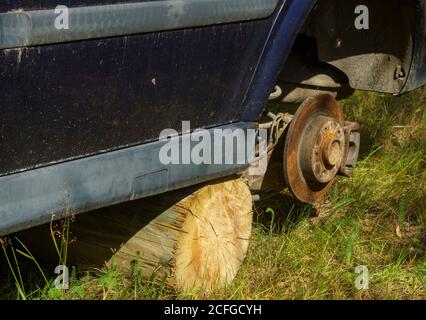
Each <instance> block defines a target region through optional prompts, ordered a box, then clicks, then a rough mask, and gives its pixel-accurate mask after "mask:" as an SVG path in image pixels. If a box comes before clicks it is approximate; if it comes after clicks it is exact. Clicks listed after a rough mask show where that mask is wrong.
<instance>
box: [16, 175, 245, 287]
mask: <svg viewBox="0 0 426 320" xmlns="http://www.w3.org/2000/svg"><path fill="white" fill-rule="evenodd" d="M188 190H190V191H188ZM251 228H252V198H251V193H250V190H249V188H248V186H247V185H246V184H245V183H244V182H243V180H241V179H230V180H226V181H221V182H216V183H211V184H208V185H205V186H203V187H201V188H192V189H185V190H178V191H176V192H172V193H168V194H164V195H160V196H156V197H151V198H147V199H143V200H140V201H136V202H132V203H127V204H123V205H119V206H114V207H111V208H107V209H102V210H98V211H95V212H93V213H86V214H81V215H77V216H76V219H75V222H74V223H72V224H71V230H70V233H71V238H72V239H73V241H71V242H70V243H69V247H68V261H69V262H71V263H80V264H81V263H84V264H96V265H99V264H103V263H107V264H109V265H111V264H113V265H115V266H117V267H118V268H119V269H122V270H129V269H130V268H132V267H133V268H134V267H135V266H137V267H138V268H139V270H140V271H141V273H142V275H143V276H145V277H152V275H153V274H155V275H156V276H157V277H158V278H160V279H164V277H166V276H167V279H168V284H169V285H170V286H172V287H174V288H176V289H177V290H179V291H181V292H185V291H190V290H194V289H202V290H203V291H210V290H213V289H218V288H223V287H225V286H226V285H227V284H229V283H230V282H231V281H232V280H233V279H234V278H235V276H236V274H237V272H238V270H239V269H240V267H241V264H242V262H243V260H244V257H245V255H246V252H247V249H248V245H249V238H250V234H251ZM48 229H49V228H48V227H44V228H43V227H41V228H35V229H31V230H29V231H27V232H25V233H24V234H23V237H24V239H26V243H32V244H33V246H32V248H33V249H34V252H35V253H37V254H40V255H41V256H42V257H45V258H49V257H50V260H52V259H53V260H54V261H55V258H56V260H57V257H55V253H54V252H55V250H54V249H53V248H54V247H53V244H52V243H50V244H49V239H50V235H49V230H48ZM43 230H44V231H43ZM41 235H42V236H41ZM50 241H51V240H50ZM46 248H50V250H46Z"/></svg>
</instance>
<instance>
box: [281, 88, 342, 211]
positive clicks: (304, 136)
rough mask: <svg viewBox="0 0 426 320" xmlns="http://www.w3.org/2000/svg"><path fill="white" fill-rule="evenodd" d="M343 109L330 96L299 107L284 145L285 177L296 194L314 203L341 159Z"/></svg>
mask: <svg viewBox="0 0 426 320" xmlns="http://www.w3.org/2000/svg"><path fill="white" fill-rule="evenodd" d="M343 127H344V120H343V111H342V109H341V107H340V105H339V104H338V103H337V102H336V100H335V99H334V98H333V97H332V96H330V95H319V96H317V97H315V98H310V99H307V100H306V101H305V103H304V104H303V105H302V106H301V107H300V108H299V109H298V111H297V112H296V115H295V116H294V118H293V121H292V122H291V124H290V127H289V130H288V133H287V137H286V141H285V146H284V158H283V162H284V176H285V180H286V184H287V186H288V188H289V189H290V191H291V192H292V193H293V194H294V195H295V197H296V198H297V199H298V200H300V201H302V202H307V203H313V202H316V201H317V200H318V199H319V198H320V197H321V196H322V195H323V194H324V193H325V192H327V190H328V189H329V188H330V187H331V185H332V183H333V181H334V178H335V176H336V175H337V173H338V171H339V169H340V166H341V163H342V161H343V158H344V151H345V135H344V131H343Z"/></svg>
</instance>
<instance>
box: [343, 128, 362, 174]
mask: <svg viewBox="0 0 426 320" xmlns="http://www.w3.org/2000/svg"><path fill="white" fill-rule="evenodd" d="M343 129H344V132H345V140H346V142H345V151H344V154H343V161H342V164H341V166H340V171H339V175H341V176H344V177H348V178H350V177H352V175H353V171H354V169H355V167H356V163H357V161H358V156H359V148H360V144H361V135H360V133H359V129H360V125H359V123H356V122H348V121H346V122H345V126H344V127H343Z"/></svg>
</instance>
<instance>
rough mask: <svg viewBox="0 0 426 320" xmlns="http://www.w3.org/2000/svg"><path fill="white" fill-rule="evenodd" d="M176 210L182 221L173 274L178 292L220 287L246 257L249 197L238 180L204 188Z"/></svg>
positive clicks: (227, 282) (249, 226) (250, 204)
mask: <svg viewBox="0 0 426 320" xmlns="http://www.w3.org/2000/svg"><path fill="white" fill-rule="evenodd" d="M179 207H182V208H185V209H184V210H185V211H186V219H185V222H184V223H183V226H182V231H183V232H182V233H181V234H180V237H179V238H178V240H177V248H176V256H175V265H174V275H175V281H176V286H177V288H178V289H180V290H188V289H191V288H203V289H204V290H210V289H212V288H213V287H224V286H225V285H227V284H229V283H230V282H231V281H232V280H233V279H234V278H235V276H236V274H237V272H238V270H239V269H240V266H241V264H242V261H243V260H244V257H245V255H246V252H247V249H248V244H249V238H250V234H251V226H252V203H251V195H250V191H249V190H248V188H247V186H246V185H245V184H244V183H243V182H242V181H240V180H233V181H227V182H223V183H217V184H213V185H209V186H206V187H204V188H202V189H200V190H199V191H198V192H196V193H195V194H193V195H191V196H190V197H188V198H187V199H185V200H184V201H182V203H180V204H179Z"/></svg>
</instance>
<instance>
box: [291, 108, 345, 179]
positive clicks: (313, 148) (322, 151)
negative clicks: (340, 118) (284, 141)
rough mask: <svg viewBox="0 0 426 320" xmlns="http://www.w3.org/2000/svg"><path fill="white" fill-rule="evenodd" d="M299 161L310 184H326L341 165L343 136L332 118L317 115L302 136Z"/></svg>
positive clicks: (339, 127)
mask: <svg viewBox="0 0 426 320" xmlns="http://www.w3.org/2000/svg"><path fill="white" fill-rule="evenodd" d="M301 140H302V144H301V151H300V155H299V161H300V165H301V170H302V173H303V175H304V176H305V177H306V178H307V179H309V180H310V181H312V182H319V183H328V182H330V181H332V180H333V179H334V177H335V176H336V174H337V173H338V171H339V168H340V165H341V163H342V158H343V153H344V146H345V135H344V131H343V128H342V126H341V125H340V124H339V123H338V122H337V121H336V120H334V119H333V118H331V117H327V116H323V115H317V116H316V117H313V118H312V120H311V123H310V124H309V125H308V126H306V128H305V131H304V133H303V136H302V139H301Z"/></svg>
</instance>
